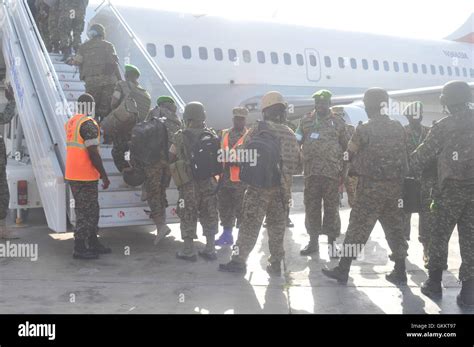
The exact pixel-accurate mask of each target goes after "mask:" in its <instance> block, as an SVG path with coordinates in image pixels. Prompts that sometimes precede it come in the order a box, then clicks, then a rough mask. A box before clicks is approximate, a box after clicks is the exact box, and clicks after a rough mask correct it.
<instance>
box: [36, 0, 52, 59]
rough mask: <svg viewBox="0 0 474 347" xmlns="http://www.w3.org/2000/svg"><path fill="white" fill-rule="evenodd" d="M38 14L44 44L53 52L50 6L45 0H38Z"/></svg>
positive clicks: (37, 19)
mask: <svg viewBox="0 0 474 347" xmlns="http://www.w3.org/2000/svg"><path fill="white" fill-rule="evenodd" d="M36 8H37V11H38V13H37V15H36V25H37V26H38V30H39V32H40V34H41V38H42V39H43V42H44V45H45V46H46V49H47V50H48V52H51V50H52V46H51V39H50V38H51V37H50V33H49V24H48V23H49V6H48V4H47V3H46V2H45V1H44V0H37V1H36Z"/></svg>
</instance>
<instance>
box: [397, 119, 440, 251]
mask: <svg viewBox="0 0 474 347" xmlns="http://www.w3.org/2000/svg"><path fill="white" fill-rule="evenodd" d="M429 131H430V128H429V127H427V126H424V125H422V126H421V132H420V133H418V132H417V131H416V130H415V129H413V127H411V126H410V125H406V126H405V132H406V134H407V148H408V154H409V155H410V154H411V153H413V152H414V151H415V149H416V148H417V147H418V146H419V145H420V144H421V143H422V142H423V141H424V139H425V138H426V136H427V135H428V132H429ZM420 185H421V192H420V194H421V210H420V213H419V223H418V240H419V241H420V242H421V243H422V244H423V246H424V248H425V249H427V247H428V243H429V237H430V235H431V230H432V229H433V228H434V213H431V209H430V206H431V201H432V200H433V198H434V197H435V195H436V161H433V162H432V163H431V164H430V165H429V166H428V167H427V168H426V169H425V170H423V172H422V174H421V177H420ZM410 221H411V213H407V214H406V222H405V223H406V225H405V228H406V231H405V233H406V235H407V236H408V238H407V239H408V240H409V239H410V237H409V236H410V229H411V222H410Z"/></svg>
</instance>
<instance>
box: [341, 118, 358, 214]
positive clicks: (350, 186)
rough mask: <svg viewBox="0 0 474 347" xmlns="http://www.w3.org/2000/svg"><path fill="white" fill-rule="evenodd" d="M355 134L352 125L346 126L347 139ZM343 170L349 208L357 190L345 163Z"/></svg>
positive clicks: (352, 204) (348, 166) (348, 167)
mask: <svg viewBox="0 0 474 347" xmlns="http://www.w3.org/2000/svg"><path fill="white" fill-rule="evenodd" d="M354 133H355V127H354V126H353V125H349V124H347V125H346V134H347V138H348V139H350V138H351V137H352V135H354ZM344 166H345V168H344V187H345V188H346V192H347V200H348V203H349V207H352V206H354V202H355V196H356V188H357V177H356V176H351V175H350V174H349V173H350V164H349V163H347V162H346V163H345V165H344Z"/></svg>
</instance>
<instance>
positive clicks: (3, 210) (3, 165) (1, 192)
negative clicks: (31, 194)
mask: <svg viewBox="0 0 474 347" xmlns="http://www.w3.org/2000/svg"><path fill="white" fill-rule="evenodd" d="M15 113H16V103H15V101H13V100H12V101H9V102H8V103H7V106H6V107H5V109H4V110H3V112H0V124H2V125H3V124H8V123H10V121H11V120H12V118H13V117H14V116H15ZM9 203H10V192H9V190H8V182H7V151H6V148H5V141H4V140H3V137H2V136H0V222H3V220H4V219H5V218H6V217H7V214H8V205H9ZM3 224H4V223H3ZM1 226H2V225H0V228H1Z"/></svg>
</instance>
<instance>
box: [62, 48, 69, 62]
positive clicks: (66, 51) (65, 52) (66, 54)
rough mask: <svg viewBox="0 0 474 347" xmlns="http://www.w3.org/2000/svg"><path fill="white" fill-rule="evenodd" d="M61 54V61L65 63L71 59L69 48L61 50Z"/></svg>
mask: <svg viewBox="0 0 474 347" xmlns="http://www.w3.org/2000/svg"><path fill="white" fill-rule="evenodd" d="M61 53H62V54H63V57H62V58H61V61H62V62H64V63H66V62H67V61H68V60H69V58H70V57H71V47H63V48H61Z"/></svg>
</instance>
